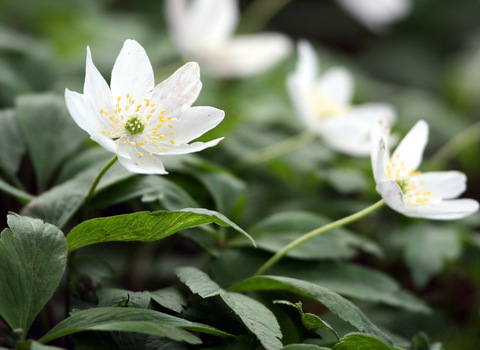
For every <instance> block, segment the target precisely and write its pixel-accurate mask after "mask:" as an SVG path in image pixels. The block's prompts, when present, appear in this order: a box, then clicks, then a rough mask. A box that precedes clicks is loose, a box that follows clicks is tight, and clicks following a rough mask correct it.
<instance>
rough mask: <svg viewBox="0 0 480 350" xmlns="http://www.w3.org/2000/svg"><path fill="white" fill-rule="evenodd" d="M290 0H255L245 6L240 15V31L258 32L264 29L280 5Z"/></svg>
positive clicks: (282, 5)
mask: <svg viewBox="0 0 480 350" xmlns="http://www.w3.org/2000/svg"><path fill="white" fill-rule="evenodd" d="M291 1H292V0H256V1H254V2H252V3H251V4H250V6H248V7H247V9H246V10H245V12H244V13H243V15H242V23H240V26H239V31H240V32H258V31H261V30H263V29H264V27H265V26H266V24H267V23H268V21H270V19H271V18H272V17H273V16H274V15H275V13H277V12H278V11H279V10H280V9H281V8H282V7H284V6H285V5H287V4H288V3H289V2H291Z"/></svg>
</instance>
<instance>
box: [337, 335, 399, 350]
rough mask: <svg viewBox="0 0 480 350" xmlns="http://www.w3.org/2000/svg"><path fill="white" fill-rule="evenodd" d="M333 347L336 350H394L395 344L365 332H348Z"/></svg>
mask: <svg viewBox="0 0 480 350" xmlns="http://www.w3.org/2000/svg"><path fill="white" fill-rule="evenodd" d="M333 348H334V349H335V350H394V348H393V346H392V345H391V344H389V343H387V342H386V341H384V340H383V339H380V338H378V337H375V336H373V335H371V334H364V333H350V334H347V335H346V336H345V337H343V338H342V340H341V341H340V343H338V344H336V345H335V346H334V347H333Z"/></svg>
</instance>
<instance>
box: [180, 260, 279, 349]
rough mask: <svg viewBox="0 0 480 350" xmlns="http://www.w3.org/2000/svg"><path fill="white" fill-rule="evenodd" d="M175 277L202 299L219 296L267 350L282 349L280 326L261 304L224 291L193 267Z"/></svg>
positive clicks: (182, 269) (185, 269) (181, 269)
mask: <svg viewBox="0 0 480 350" xmlns="http://www.w3.org/2000/svg"><path fill="white" fill-rule="evenodd" d="M177 275H178V277H179V278H180V280H181V281H182V282H183V283H185V284H186V285H187V286H188V287H189V288H190V290H191V291H192V292H193V293H196V294H199V295H200V296H202V297H203V298H208V297H212V296H217V295H219V296H220V297H221V298H222V299H223V301H224V302H225V303H226V304H227V305H228V306H229V307H230V308H231V309H232V311H233V312H235V313H236V314H237V315H238V316H239V317H240V318H241V319H242V321H243V323H244V324H245V326H246V327H247V328H248V329H249V330H250V331H252V333H254V334H255V335H256V336H257V337H258V339H259V340H260V342H261V343H262V345H263V346H264V347H265V348H266V349H267V350H275V349H281V348H282V346H283V345H282V343H281V342H280V340H279V339H278V338H281V337H282V333H281V332H280V326H279V325H278V322H277V320H276V318H275V316H274V315H273V313H272V312H271V311H270V310H268V309H267V308H266V307H265V306H264V305H263V304H261V303H259V302H258V301H256V300H254V299H251V298H249V297H247V296H246V295H243V294H238V293H230V292H226V291H224V290H223V289H222V288H220V287H219V286H218V284H216V283H215V282H214V281H212V280H211V279H210V278H209V277H208V275H207V274H205V273H204V272H202V271H200V270H198V269H196V268H194V267H182V268H179V269H177Z"/></svg>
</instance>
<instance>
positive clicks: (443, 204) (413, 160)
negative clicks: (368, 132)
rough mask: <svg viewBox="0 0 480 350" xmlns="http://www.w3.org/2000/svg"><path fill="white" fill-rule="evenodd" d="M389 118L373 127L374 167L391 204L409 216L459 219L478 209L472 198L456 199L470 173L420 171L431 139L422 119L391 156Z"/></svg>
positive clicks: (464, 186)
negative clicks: (428, 141)
mask: <svg viewBox="0 0 480 350" xmlns="http://www.w3.org/2000/svg"><path fill="white" fill-rule="evenodd" d="M389 131H390V127H389V125H388V121H386V120H385V119H380V120H379V121H378V122H377V123H375V124H374V126H373V127H372V167H373V174H374V177H375V181H376V183H377V192H378V193H380V195H381V196H382V198H383V199H384V200H385V202H386V203H387V205H388V206H390V207H391V208H392V209H394V210H396V211H398V212H399V213H402V214H404V215H406V216H410V217H419V218H427V219H435V220H452V219H460V218H463V217H465V216H467V215H470V214H472V213H474V212H476V211H477V210H478V202H477V201H475V200H473V199H453V198H456V197H458V196H459V195H460V194H461V193H463V192H464V191H465V189H466V181H467V177H466V176H465V174H463V173H461V172H458V171H439V172H427V173H421V172H419V171H417V168H418V167H419V165H420V163H421V161H422V155H423V151H424V149H425V145H426V144H427V139H428V124H427V123H426V122H425V121H423V120H420V121H419V122H417V124H415V126H414V127H413V128H412V129H411V130H410V131H409V132H408V134H407V135H406V136H405V137H404V139H403V140H402V141H401V142H400V144H399V145H398V147H397V148H396V150H395V152H393V155H392V157H390V156H389V150H388V146H386V144H387V139H388V135H389Z"/></svg>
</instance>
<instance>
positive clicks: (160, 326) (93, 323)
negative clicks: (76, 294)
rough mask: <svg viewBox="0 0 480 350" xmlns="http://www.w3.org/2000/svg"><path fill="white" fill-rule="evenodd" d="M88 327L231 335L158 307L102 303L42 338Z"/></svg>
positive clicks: (192, 340) (178, 335) (172, 335)
mask: <svg viewBox="0 0 480 350" xmlns="http://www.w3.org/2000/svg"><path fill="white" fill-rule="evenodd" d="M87 330H102V331H120V332H138V333H144V334H151V335H158V336H162V337H167V338H169V339H172V340H176V341H184V342H187V343H189V344H200V343H201V341H200V339H198V338H197V337H196V336H194V335H193V334H191V333H188V332H186V331H185V330H192V331H197V332H202V333H206V334H211V335H214V336H217V337H221V338H224V337H229V336H231V335H230V334H228V333H225V332H222V331H219V330H217V329H215V328H213V327H210V326H207V325H204V324H200V323H194V322H190V321H187V320H184V319H182V318H178V317H175V316H171V315H167V314H163V313H161V312H158V311H153V310H148V309H137V308H128V307H102V308H94V309H88V310H84V311H79V312H76V313H74V314H73V315H71V316H70V317H69V318H67V319H65V320H63V321H62V322H60V323H59V324H57V325H56V326H55V327H54V328H53V329H51V330H50V331H49V332H48V333H47V334H45V335H44V336H43V338H41V339H40V340H39V341H40V342H42V343H47V342H49V341H51V340H53V339H56V338H59V337H64V336H66V335H69V334H74V333H78V332H82V331H87Z"/></svg>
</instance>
